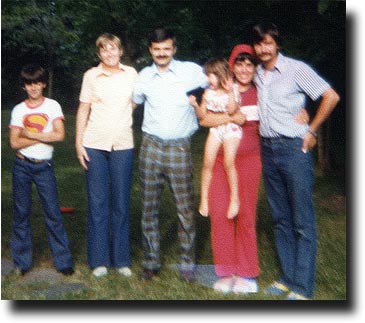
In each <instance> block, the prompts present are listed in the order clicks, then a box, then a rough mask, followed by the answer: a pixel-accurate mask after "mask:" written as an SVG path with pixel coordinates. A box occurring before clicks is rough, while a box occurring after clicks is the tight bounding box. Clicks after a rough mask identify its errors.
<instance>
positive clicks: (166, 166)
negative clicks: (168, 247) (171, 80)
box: [139, 133, 195, 270]
mask: <svg viewBox="0 0 365 323" xmlns="http://www.w3.org/2000/svg"><path fill="white" fill-rule="evenodd" d="M139 176H140V185H141V194H142V244H143V249H144V261H143V262H142V266H143V267H144V268H147V269H157V270H158V269H160V267H161V259H160V232H159V221H158V211H159V207H160V201H161V193H162V189H163V184H164V183H165V181H166V182H167V183H168V184H169V187H170V190H171V192H172V194H173V197H174V200H175V203H176V208H177V216H178V220H179V222H178V237H179V242H180V249H181V251H180V267H179V269H180V270H192V269H193V268H194V266H195V241H194V240H195V222H194V191H193V167H192V157H191V150H190V138H183V139H177V140H162V139H159V138H158V137H155V136H152V135H149V134H147V133H144V134H143V139H142V144H141V149H140V155H139Z"/></svg>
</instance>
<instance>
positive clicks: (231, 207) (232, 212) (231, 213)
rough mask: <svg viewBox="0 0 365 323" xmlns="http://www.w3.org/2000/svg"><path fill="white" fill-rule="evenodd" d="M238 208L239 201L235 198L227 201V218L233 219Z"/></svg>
mask: <svg viewBox="0 0 365 323" xmlns="http://www.w3.org/2000/svg"><path fill="white" fill-rule="evenodd" d="M239 210H240V202H239V201H236V200H232V201H231V202H230V203H229V207H228V211H227V218H228V219H230V220H232V219H234V218H235V217H236V216H237V214H238V211H239Z"/></svg>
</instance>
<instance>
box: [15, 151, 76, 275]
mask: <svg viewBox="0 0 365 323" xmlns="http://www.w3.org/2000/svg"><path fill="white" fill-rule="evenodd" d="M12 181H13V207H14V210H13V232H12V236H11V239H10V249H11V252H12V256H13V260H14V265H15V266H16V267H17V268H18V269H21V270H29V269H30V267H31V265H32V257H33V247H32V229H31V225H30V213H31V204H32V183H35V185H36V188H37V191H38V195H39V197H40V200H41V203H42V207H43V211H44V213H45V222H46V229H47V234H48V241H49V246H50V249H51V253H52V257H53V262H54V265H55V267H56V269H57V270H63V269H66V268H70V267H73V263H72V257H71V252H70V247H69V242H68V239H67V235H66V230H65V228H64V225H63V218H62V214H61V211H60V206H59V202H58V193H57V186H56V177H55V174H54V168H53V161H52V160H49V161H45V162H43V163H39V164H32V163H30V162H28V161H25V160H22V159H20V158H18V157H16V159H15V160H14V165H13V178H12Z"/></svg>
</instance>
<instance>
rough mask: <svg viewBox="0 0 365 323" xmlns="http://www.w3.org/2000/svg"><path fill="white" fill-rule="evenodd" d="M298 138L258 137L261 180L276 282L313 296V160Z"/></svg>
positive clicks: (314, 236) (315, 240)
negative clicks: (276, 264)
mask: <svg viewBox="0 0 365 323" xmlns="http://www.w3.org/2000/svg"><path fill="white" fill-rule="evenodd" d="M302 143H303V140H302V139H301V138H294V139H292V138H285V137H280V138H273V139H265V138H262V145H261V153H262V163H263V178H264V183H265V188H266V195H267V200H268V203H269V205H270V208H271V211H272V217H273V222H274V234H275V243H276V249H277V252H278V256H279V260H280V264H281V269H282V277H281V278H280V279H279V281H280V282H282V283H283V284H285V285H286V286H288V287H289V288H290V289H291V290H292V291H294V292H297V293H300V294H302V295H304V296H306V297H309V298H311V297H312V296H313V289H314V276H315V258H316V249H317V234H316V224H315V214H314V207H313V201H312V190H313V161H312V155H311V153H310V152H307V153H303V152H302V150H301V148H302Z"/></svg>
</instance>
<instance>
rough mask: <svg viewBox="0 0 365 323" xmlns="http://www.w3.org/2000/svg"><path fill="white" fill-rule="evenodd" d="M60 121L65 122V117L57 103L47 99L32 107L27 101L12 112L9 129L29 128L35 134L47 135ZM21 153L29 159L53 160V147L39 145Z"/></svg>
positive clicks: (22, 150) (25, 149) (23, 149)
mask: <svg viewBox="0 0 365 323" xmlns="http://www.w3.org/2000/svg"><path fill="white" fill-rule="evenodd" d="M58 119H61V120H64V115H63V113H62V109H61V106H60V105H59V103H58V102H57V101H55V100H52V99H48V98H45V99H44V101H43V102H42V103H41V104H40V105H38V106H36V107H30V106H28V105H27V103H26V101H23V102H21V103H19V104H18V105H16V106H15V107H14V109H13V111H12V112H11V120H10V125H9V128H22V129H23V128H27V129H28V130H30V131H33V132H42V133H47V132H51V131H52V130H53V123H54V121H55V120H58ZM19 152H20V153H21V154H22V155H24V156H26V157H28V158H35V159H51V158H52V155H53V146H52V145H50V144H45V143H38V144H35V145H32V146H29V147H26V148H22V149H19Z"/></svg>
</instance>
